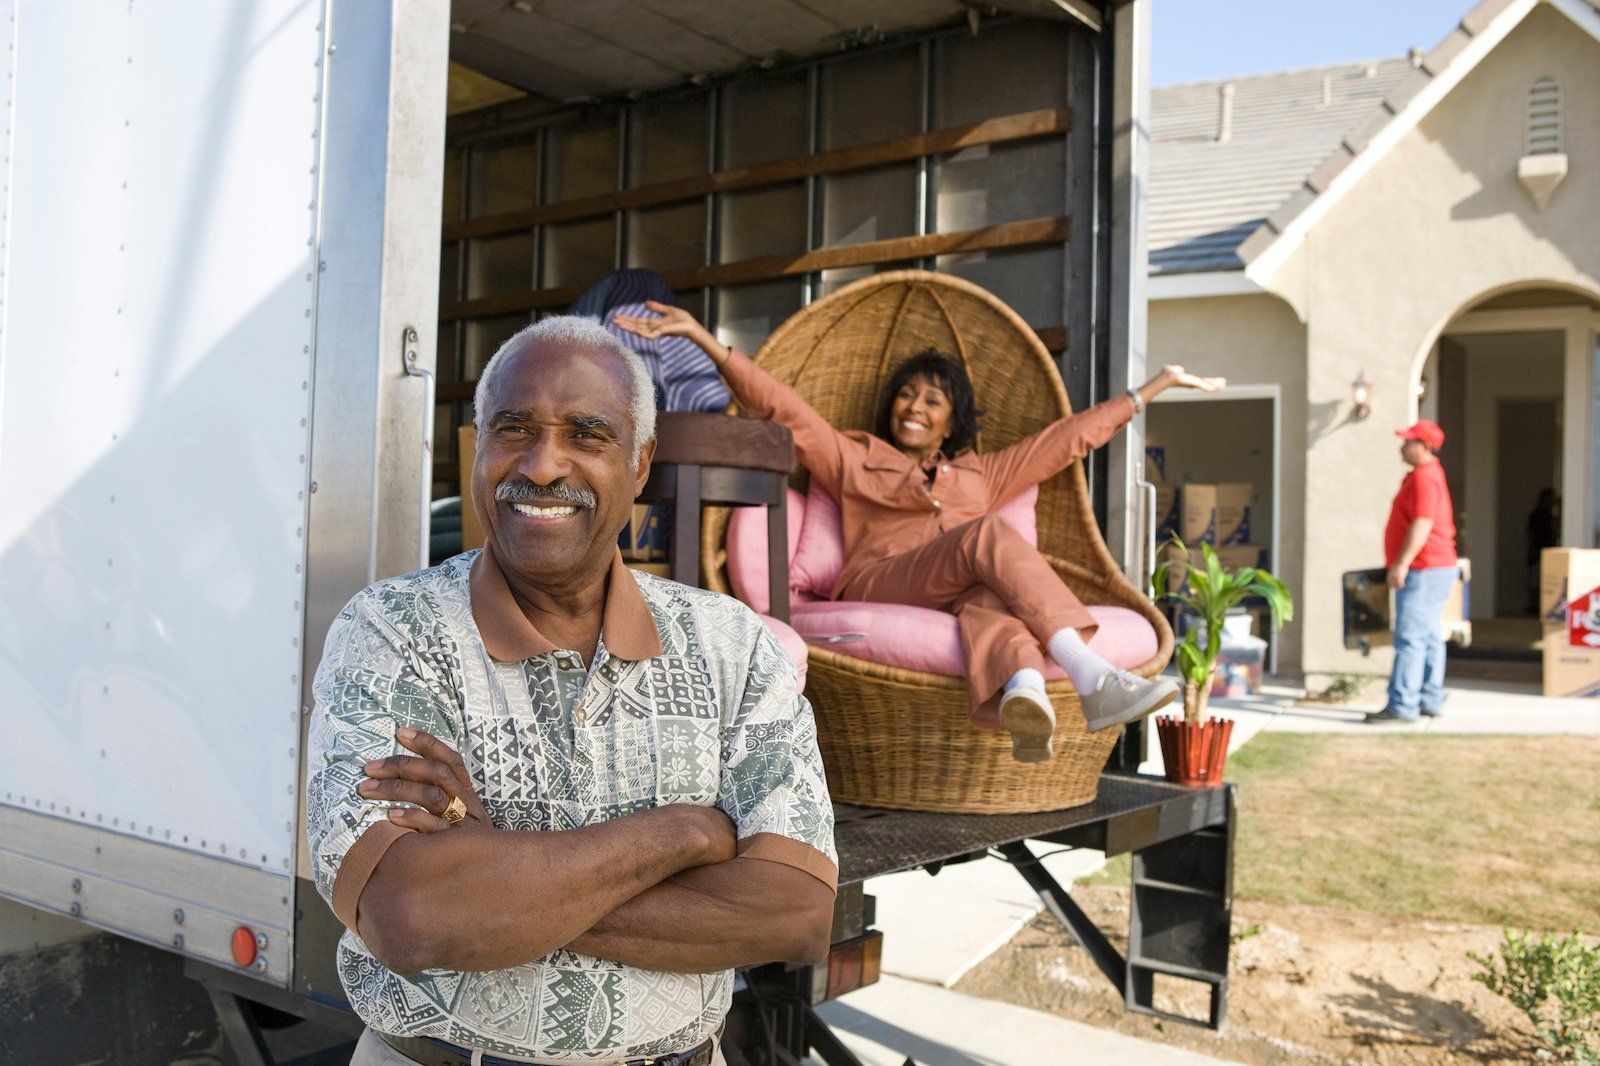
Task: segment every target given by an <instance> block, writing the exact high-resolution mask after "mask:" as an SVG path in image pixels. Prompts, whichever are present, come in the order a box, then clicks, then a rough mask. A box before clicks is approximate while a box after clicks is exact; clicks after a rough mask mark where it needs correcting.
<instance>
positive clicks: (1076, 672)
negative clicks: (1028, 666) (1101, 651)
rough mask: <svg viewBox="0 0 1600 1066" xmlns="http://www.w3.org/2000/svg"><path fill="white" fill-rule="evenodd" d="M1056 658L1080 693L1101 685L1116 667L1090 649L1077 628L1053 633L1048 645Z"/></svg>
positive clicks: (1086, 692) (1083, 693)
mask: <svg viewBox="0 0 1600 1066" xmlns="http://www.w3.org/2000/svg"><path fill="white" fill-rule="evenodd" d="M1046 650H1047V651H1049V652H1050V658H1052V659H1054V660H1055V661H1056V663H1057V665H1059V666H1060V667H1061V669H1063V670H1065V671H1066V672H1067V676H1068V677H1070V678H1071V679H1072V687H1073V688H1075V689H1077V690H1078V694H1079V695H1086V694H1088V693H1090V692H1093V691H1095V690H1096V689H1098V688H1099V687H1100V679H1101V678H1102V677H1104V676H1105V675H1106V674H1107V673H1108V672H1110V671H1112V670H1115V669H1116V667H1114V666H1112V665H1111V664H1110V663H1108V662H1106V661H1105V660H1104V659H1102V658H1100V656H1098V655H1096V654H1095V653H1094V652H1092V651H1090V650H1089V645H1087V644H1085V643H1084V642H1083V638H1082V637H1080V636H1078V631H1077V630H1076V629H1062V630H1058V631H1057V632H1056V633H1054V634H1052V635H1051V637H1050V643H1049V644H1048V645H1046Z"/></svg>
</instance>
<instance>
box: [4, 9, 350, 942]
mask: <svg viewBox="0 0 1600 1066" xmlns="http://www.w3.org/2000/svg"><path fill="white" fill-rule="evenodd" d="M0 17H4V18H6V19H7V20H8V21H7V22H6V23H5V24H4V25H5V28H6V29H7V30H8V31H9V39H10V51H9V52H8V60H9V62H10V63H11V64H12V68H13V69H12V70H11V72H10V74H11V76H10V78H9V79H8V82H7V85H8V86H9V87H10V88H11V99H10V100H9V102H8V113H9V115H10V122H9V124H8V132H7V138H6V149H5V151H6V158H7V161H8V162H7V164H6V165H7V167H8V172H7V178H6V180H7V186H6V189H5V202H6V204H7V209H6V213H5V219H4V225H5V229H4V257H5V263H6V269H5V275H4V279H3V282H4V284H3V300H4V307H3V311H4V321H3V331H0V723H3V727H4V730H5V736H6V739H7V749H8V750H7V755H8V757H7V758H6V759H5V760H4V761H3V763H0V799H3V801H4V803H5V804H8V805H11V806H13V807H15V808H21V809H25V810H26V811H28V812H30V813H33V814H39V815H53V816H54V817H56V818H62V819H71V820H73V821H75V822H79V823H82V824H85V825H88V826H92V827H94V828H96V829H101V830H107V831H111V832H114V833H120V834H127V835H129V836H133V837H137V838H141V839H142V840H145V841H154V842H157V843H159V844H162V845H166V846H170V847H171V848H173V849H178V850H180V851H186V852H192V853H197V854H199V855H204V856H214V857H216V858H217V859H218V860H225V861H226V862H227V863H229V864H234V863H237V864H243V865H245V866H248V867H254V868H257V869H258V870H262V871H271V872H272V873H273V875H274V876H275V877H278V878H283V879H285V883H286V884H287V878H288V877H289V876H290V873H291V867H292V861H293V854H294V847H295V839H296V837H295V830H296V825H295V820H296V800H297V797H296V788H297V779H298V754H299V753H298V751H297V750H296V749H297V746H298V744H299V732H300V731H299V717H300V714H299V708H300V693H301V677H300V674H301V670H302V666H301V652H302V649H301V648H300V647H299V642H300V639H301V634H302V630H303V618H302V613H303V606H302V605H303V601H304V599H305V597H304V594H303V585H304V580H305V574H304V569H305V564H306V551H305V527H306V514H307V490H308V487H309V474H308V471H309V465H308V453H309V446H308V442H309V419H310V416H311V393H310V389H309V382H310V380H311V361H312V348H311V346H312V337H313V328H314V316H313V312H314V307H315V301H314V294H315V276H316V259H315V252H316V248H315V240H316V233H317V204H316V191H317V187H318V186H317V182H318V177H319V175H318V173H317V171H318V167H317V162H318V159H319V153H320V130H319V126H318V122H319V115H320V112H321V103H320V99H321V86H322V80H323V72H324V41H323V25H324V10H323V4H322V2H321V0H255V2H244V0H236V2H231V3H192V2H187V0H139V2H137V3H117V4H110V3H90V2H87V0H74V2H62V0H13V2H12V3H9V4H7V5H5V9H4V15H3V16H0ZM46 858H47V856H46ZM3 881H4V877H3V876H0V890H4V889H5V886H4V884H3ZM135 883H138V882H135ZM285 894H286V895H287V894H288V893H285ZM284 917H285V924H287V917H286V912H285V916H284Z"/></svg>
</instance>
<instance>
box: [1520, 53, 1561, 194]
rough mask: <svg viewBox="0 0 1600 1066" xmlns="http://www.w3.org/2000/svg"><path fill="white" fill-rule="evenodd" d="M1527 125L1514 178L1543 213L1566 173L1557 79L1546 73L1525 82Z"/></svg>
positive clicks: (1559, 84) (1559, 90)
mask: <svg viewBox="0 0 1600 1066" xmlns="http://www.w3.org/2000/svg"><path fill="white" fill-rule="evenodd" d="M1527 118H1528V125H1527V134H1526V139H1525V140H1524V142H1523V155H1522V158H1521V159H1519V160H1517V180H1518V181H1520V182H1522V187H1523V188H1524V189H1526V190H1528V195H1529V196H1531V197H1533V202H1534V205H1535V206H1537V207H1538V208H1539V211H1540V212H1541V213H1543V211H1544V209H1545V208H1546V207H1547V206H1549V204H1550V197H1552V196H1554V195H1555V191H1556V186H1558V185H1560V184H1561V180H1562V179H1563V178H1565V177H1566V176H1567V156H1566V153H1565V152H1563V151H1562V150H1561V83H1560V82H1558V81H1557V80H1556V79H1555V78H1553V77H1551V76H1550V75H1548V74H1546V75H1544V76H1543V77H1539V78H1535V79H1534V80H1533V84H1532V85H1530V86H1528V111H1527Z"/></svg>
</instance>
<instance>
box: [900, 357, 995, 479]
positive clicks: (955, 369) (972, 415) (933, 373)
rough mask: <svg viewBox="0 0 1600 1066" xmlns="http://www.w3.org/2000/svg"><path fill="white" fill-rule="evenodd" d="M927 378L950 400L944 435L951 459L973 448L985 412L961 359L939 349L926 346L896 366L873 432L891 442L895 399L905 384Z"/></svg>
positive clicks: (946, 452)
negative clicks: (980, 405)
mask: <svg viewBox="0 0 1600 1066" xmlns="http://www.w3.org/2000/svg"><path fill="white" fill-rule="evenodd" d="M917 378H926V379H927V380H929V381H931V382H933V383H935V384H936V385H938V386H939V388H940V389H942V390H944V394H945V396H946V397H948V398H949V400H950V435H949V436H948V437H946V438H945V441H944V447H943V449H942V450H943V451H944V454H945V455H947V456H951V457H952V458H953V457H955V456H957V455H960V454H961V453H962V452H964V451H966V450H967V449H969V448H971V447H972V446H973V444H974V443H976V441H977V439H978V430H979V429H980V428H982V427H981V424H980V419H982V418H983V412H982V411H980V410H978V400H977V397H976V396H975V395H973V392H972V379H971V378H969V377H967V368H966V367H964V366H962V365H961V362H960V360H957V359H952V358H951V357H950V356H948V355H945V354H944V353H943V352H941V351H939V349H937V348H925V349H923V350H922V351H920V352H918V353H917V354H916V355H913V356H911V357H910V358H909V359H907V360H905V362H903V363H901V364H900V365H899V366H897V367H895V368H894V373H892V374H890V375H889V383H888V384H887V385H885V386H884V387H883V399H882V401H881V402H880V403H879V405H878V424H877V428H876V430H875V431H874V432H876V433H877V434H878V436H880V437H882V438H883V439H884V440H886V441H888V442H889V443H890V444H893V443H894V431H893V429H892V427H891V426H890V420H891V415H890V412H891V411H892V410H893V408H894V398H895V397H896V396H898V395H899V394H900V390H901V389H902V388H904V387H905V385H906V383H907V382H909V381H913V380H915V379H917Z"/></svg>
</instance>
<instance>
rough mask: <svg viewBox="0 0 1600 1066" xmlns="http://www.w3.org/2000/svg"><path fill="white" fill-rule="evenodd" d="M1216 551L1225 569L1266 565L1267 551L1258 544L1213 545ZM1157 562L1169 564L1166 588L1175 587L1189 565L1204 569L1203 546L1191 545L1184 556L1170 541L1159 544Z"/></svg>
mask: <svg viewBox="0 0 1600 1066" xmlns="http://www.w3.org/2000/svg"><path fill="white" fill-rule="evenodd" d="M1211 550H1212V551H1214V552H1216V553H1217V561H1218V562H1219V563H1221V564H1222V566H1223V568H1224V569H1226V570H1237V569H1239V568H1240V567H1242V566H1255V567H1261V566H1266V565H1267V558H1266V557H1267V552H1266V549H1265V548H1263V547H1262V546H1261V545H1259V544H1224V545H1223V546H1221V547H1213V548H1212V549H1211ZM1157 562H1163V563H1169V564H1171V569H1170V571H1169V573H1170V575H1171V576H1169V577H1168V579H1167V587H1168V588H1177V587H1178V586H1179V585H1180V584H1182V582H1183V579H1184V577H1185V576H1186V575H1187V574H1188V572H1189V567H1190V566H1195V567H1199V568H1200V569H1202V570H1203V569H1205V565H1206V559H1205V548H1204V547H1191V548H1190V549H1189V553H1188V555H1187V556H1185V555H1184V554H1183V553H1182V552H1180V551H1178V547H1177V545H1175V544H1172V543H1171V542H1168V543H1166V544H1163V545H1161V546H1160V548H1159V549H1158V552H1157Z"/></svg>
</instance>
